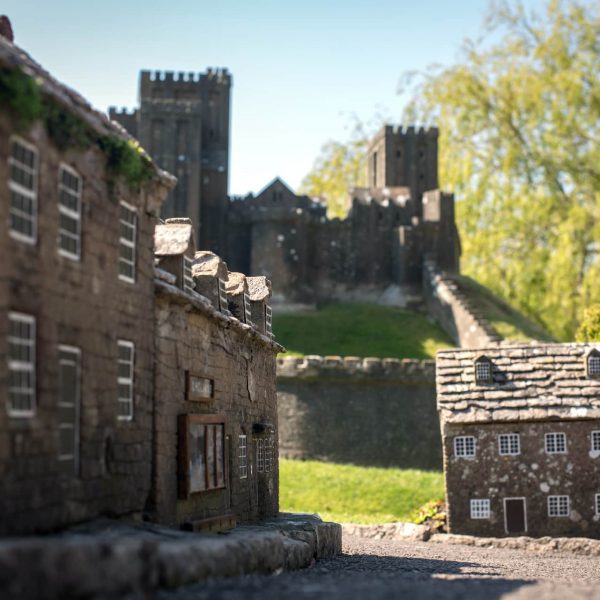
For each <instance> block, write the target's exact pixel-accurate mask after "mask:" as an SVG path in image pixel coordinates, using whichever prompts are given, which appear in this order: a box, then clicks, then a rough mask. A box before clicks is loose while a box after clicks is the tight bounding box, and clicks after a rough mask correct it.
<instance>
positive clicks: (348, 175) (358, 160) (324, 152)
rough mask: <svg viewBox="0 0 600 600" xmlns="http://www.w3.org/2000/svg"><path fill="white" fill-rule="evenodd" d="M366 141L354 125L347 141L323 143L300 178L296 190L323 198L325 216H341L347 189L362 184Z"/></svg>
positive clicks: (364, 178)
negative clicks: (325, 208) (307, 171)
mask: <svg viewBox="0 0 600 600" xmlns="http://www.w3.org/2000/svg"><path fill="white" fill-rule="evenodd" d="M367 144H368V136H367V134H366V133H365V131H364V128H363V126H362V125H360V124H356V125H355V126H354V129H353V131H352V134H351V136H350V139H349V140H348V141H347V142H345V143H342V142H338V141H333V140H330V141H329V142H327V143H326V144H325V145H324V146H323V147H322V148H321V154H320V155H319V156H318V157H317V159H316V160H315V163H314V165H313V167H312V169H311V170H310V172H309V173H308V174H307V175H306V176H305V177H304V179H303V180H302V183H301V185H300V190H299V193H302V194H306V195H308V196H311V197H317V196H318V197H321V198H323V199H324V200H325V202H326V203H327V214H328V215H329V217H331V218H333V217H339V218H344V217H345V216H346V214H347V212H348V209H349V208H350V206H349V204H348V201H349V200H348V199H349V190H350V188H353V187H361V186H364V185H365V183H366V170H365V163H366V156H367Z"/></svg>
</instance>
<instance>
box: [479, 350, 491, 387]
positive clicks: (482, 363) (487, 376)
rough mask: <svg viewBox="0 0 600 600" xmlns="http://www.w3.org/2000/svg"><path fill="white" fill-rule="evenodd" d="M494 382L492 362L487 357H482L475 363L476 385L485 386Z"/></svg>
mask: <svg viewBox="0 0 600 600" xmlns="http://www.w3.org/2000/svg"><path fill="white" fill-rule="evenodd" d="M491 382H492V362H491V361H490V359H489V358H487V357H486V356H480V357H479V358H478V359H477V360H476V361H475V383H477V384H485V383H491Z"/></svg>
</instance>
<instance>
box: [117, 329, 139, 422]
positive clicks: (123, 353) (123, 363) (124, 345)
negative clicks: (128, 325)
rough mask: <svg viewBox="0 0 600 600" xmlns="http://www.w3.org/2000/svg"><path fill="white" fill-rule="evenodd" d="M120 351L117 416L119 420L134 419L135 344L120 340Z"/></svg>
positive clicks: (118, 347)
mask: <svg viewBox="0 0 600 600" xmlns="http://www.w3.org/2000/svg"><path fill="white" fill-rule="evenodd" d="M117 352H118V357H117V361H118V365H117V366H118V375H117V377H118V379H117V384H118V389H119V391H118V406H117V418H118V419H119V421H131V420H132V419H133V372H134V364H135V362H134V361H135V345H134V343H133V342H129V341H127V340H119V341H118V343H117Z"/></svg>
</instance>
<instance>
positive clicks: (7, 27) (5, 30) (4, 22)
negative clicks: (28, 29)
mask: <svg viewBox="0 0 600 600" xmlns="http://www.w3.org/2000/svg"><path fill="white" fill-rule="evenodd" d="M0 35H1V36H2V37H3V38H6V39H7V40H8V41H9V42H14V40H15V36H14V34H13V30H12V25H11V24H10V19H9V18H8V17H7V16H6V15H2V16H0Z"/></svg>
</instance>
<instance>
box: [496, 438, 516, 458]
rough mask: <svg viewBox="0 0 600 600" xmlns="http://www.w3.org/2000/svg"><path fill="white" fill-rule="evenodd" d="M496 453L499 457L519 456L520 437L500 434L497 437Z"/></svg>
mask: <svg viewBox="0 0 600 600" xmlns="http://www.w3.org/2000/svg"><path fill="white" fill-rule="evenodd" d="M498 453H499V454H500V455H501V456H517V455H518V454H521V436H520V435H519V434H518V433H501V434H500V435H499V436H498Z"/></svg>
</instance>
